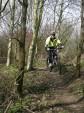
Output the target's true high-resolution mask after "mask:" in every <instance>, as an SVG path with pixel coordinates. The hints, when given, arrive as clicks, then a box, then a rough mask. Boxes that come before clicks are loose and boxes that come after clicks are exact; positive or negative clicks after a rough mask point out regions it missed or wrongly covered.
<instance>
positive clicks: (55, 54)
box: [47, 46, 63, 74]
mask: <svg viewBox="0 0 84 113" xmlns="http://www.w3.org/2000/svg"><path fill="white" fill-rule="evenodd" d="M62 48H63V46H62V47H57V48H53V49H50V48H48V52H50V56H48V57H47V67H48V69H49V71H50V72H51V71H52V70H53V69H54V68H56V67H57V69H58V71H59V74H61V63H60V56H59V50H60V49H62ZM50 60H51V62H50Z"/></svg>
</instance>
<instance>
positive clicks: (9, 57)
mask: <svg viewBox="0 0 84 113" xmlns="http://www.w3.org/2000/svg"><path fill="white" fill-rule="evenodd" d="M10 10H11V24H10V38H9V44H8V55H7V64H6V65H7V66H9V65H10V64H11V63H14V59H15V58H13V57H14V56H15V55H14V54H13V53H14V51H12V50H14V49H15V48H12V46H13V44H14V43H13V41H12V39H13V37H14V20H15V0H13V1H11V0H10Z"/></svg>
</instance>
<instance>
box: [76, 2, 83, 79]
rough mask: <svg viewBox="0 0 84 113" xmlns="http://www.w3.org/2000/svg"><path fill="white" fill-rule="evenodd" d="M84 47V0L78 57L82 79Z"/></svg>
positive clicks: (78, 72) (78, 66) (78, 73)
mask: <svg viewBox="0 0 84 113" xmlns="http://www.w3.org/2000/svg"><path fill="white" fill-rule="evenodd" d="M83 45H84V0H81V33H80V42H79V46H78V55H77V77H80V74H81V73H80V67H81V66H80V60H81V54H82V51H83Z"/></svg>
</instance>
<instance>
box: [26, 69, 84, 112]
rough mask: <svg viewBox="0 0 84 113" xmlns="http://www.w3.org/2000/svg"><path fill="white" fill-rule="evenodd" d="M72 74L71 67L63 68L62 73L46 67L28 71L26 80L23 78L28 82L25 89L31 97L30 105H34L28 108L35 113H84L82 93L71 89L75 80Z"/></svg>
mask: <svg viewBox="0 0 84 113" xmlns="http://www.w3.org/2000/svg"><path fill="white" fill-rule="evenodd" d="M64 68H65V67H64ZM74 75H75V73H74V71H73V70H72V69H71V67H69V69H65V70H64V69H63V72H62V75H59V73H58V71H52V72H49V71H48V70H47V69H46V68H40V69H36V70H34V71H32V72H30V73H29V76H28V81H27V78H26V79H25V80H26V81H27V82H30V84H28V86H29V87H27V90H28V94H29V95H31V98H32V102H31V105H32V104H34V105H35V106H32V107H31V106H30V109H31V110H32V111H34V112H35V113H84V97H83V95H82V94H74V92H73V91H71V89H72V87H71V86H70V85H71V84H74V81H76V79H75V77H74ZM83 80H84V78H83Z"/></svg>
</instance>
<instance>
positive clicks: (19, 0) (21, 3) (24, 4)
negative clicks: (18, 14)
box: [18, 0, 28, 7]
mask: <svg viewBox="0 0 84 113" xmlns="http://www.w3.org/2000/svg"><path fill="white" fill-rule="evenodd" d="M18 2H19V3H20V5H21V6H25V7H27V6H28V4H26V3H25V2H24V3H23V2H22V1H21V0H18Z"/></svg>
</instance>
